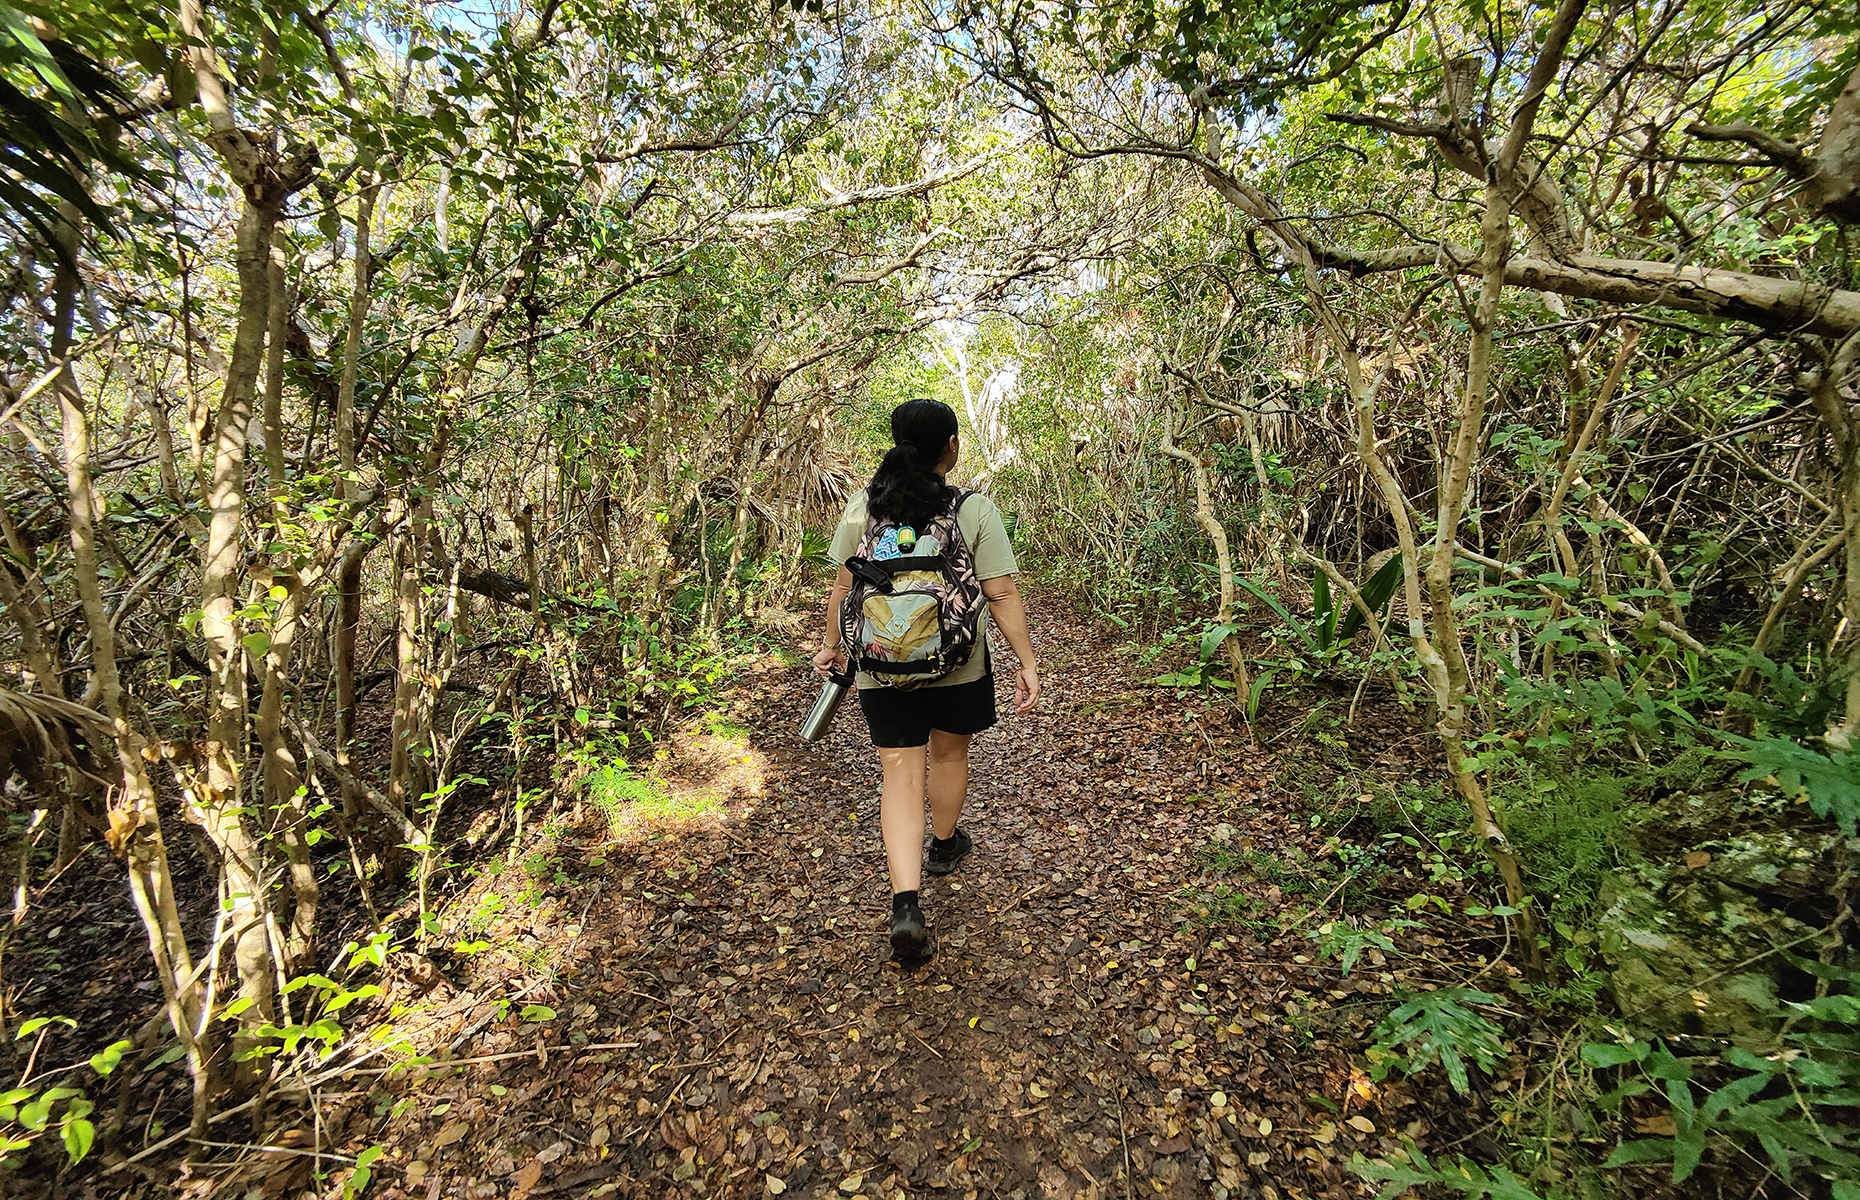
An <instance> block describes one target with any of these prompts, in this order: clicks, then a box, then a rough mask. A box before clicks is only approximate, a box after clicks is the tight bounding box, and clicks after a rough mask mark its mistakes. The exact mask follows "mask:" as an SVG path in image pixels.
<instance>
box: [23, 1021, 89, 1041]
mask: <svg viewBox="0 0 1860 1200" xmlns="http://www.w3.org/2000/svg"><path fill="white" fill-rule="evenodd" d="M51 1024H59V1025H69V1026H70V1027H71V1028H73V1029H76V1028H77V1022H76V1021H74V1020H72V1019H71V1018H70V1017H33V1018H32V1019H31V1020H29V1021H22V1022H20V1026H19V1032H18V1033H16V1034H14V1035H13V1040H14V1041H18V1040H19V1039H21V1038H28V1037H31V1036H32V1035H33V1034H35V1033H37V1032H39V1030H41V1029H43V1028H45V1027H46V1026H47V1025H51Z"/></svg>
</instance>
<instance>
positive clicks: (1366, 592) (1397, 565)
mask: <svg viewBox="0 0 1860 1200" xmlns="http://www.w3.org/2000/svg"><path fill="white" fill-rule="evenodd" d="M1401 580H1402V571H1401V553H1400V551H1397V552H1396V553H1395V555H1394V556H1393V557H1392V558H1390V559H1389V560H1388V561H1387V562H1385V563H1383V564H1382V566H1381V567H1380V568H1378V569H1377V571H1376V573H1375V574H1374V575H1371V576H1370V577H1369V582H1368V583H1366V584H1364V585H1363V586H1362V587H1361V588H1360V589H1358V594H1359V595H1360V596H1362V598H1363V603H1364V604H1367V605H1368V606H1369V608H1370V611H1372V612H1374V613H1376V614H1377V615H1378V617H1381V616H1382V615H1383V614H1384V613H1385V612H1386V610H1387V608H1388V604H1389V601H1390V600H1391V599H1393V598H1394V596H1395V589H1396V588H1398V587H1400V586H1401ZM1364 624H1365V622H1364V620H1363V614H1362V612H1361V610H1359V609H1358V608H1357V607H1356V605H1354V604H1352V605H1350V608H1349V611H1348V612H1346V613H1344V614H1343V623H1342V624H1341V625H1339V626H1338V628H1337V640H1338V641H1342V642H1347V641H1349V640H1350V639H1351V638H1353V637H1355V636H1356V633H1357V631H1358V630H1359V629H1361V628H1363V626H1364Z"/></svg>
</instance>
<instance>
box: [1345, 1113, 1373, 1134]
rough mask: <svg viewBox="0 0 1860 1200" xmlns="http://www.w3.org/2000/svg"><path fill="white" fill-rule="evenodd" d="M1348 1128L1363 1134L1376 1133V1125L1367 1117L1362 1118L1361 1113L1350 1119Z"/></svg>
mask: <svg viewBox="0 0 1860 1200" xmlns="http://www.w3.org/2000/svg"><path fill="white" fill-rule="evenodd" d="M1350 1128H1351V1129H1355V1130H1360V1131H1361V1132H1363V1133H1374V1132H1375V1131H1376V1123H1375V1122H1374V1121H1372V1120H1370V1119H1369V1118H1368V1117H1365V1116H1363V1115H1362V1114H1361V1113H1358V1114H1357V1115H1355V1116H1354V1117H1351V1118H1350Z"/></svg>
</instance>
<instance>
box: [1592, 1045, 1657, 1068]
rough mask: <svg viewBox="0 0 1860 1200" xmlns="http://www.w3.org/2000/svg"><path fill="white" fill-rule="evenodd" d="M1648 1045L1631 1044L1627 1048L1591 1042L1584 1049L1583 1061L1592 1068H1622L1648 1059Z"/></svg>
mask: <svg viewBox="0 0 1860 1200" xmlns="http://www.w3.org/2000/svg"><path fill="white" fill-rule="evenodd" d="M1647 1049H1648V1047H1647V1043H1645V1042H1629V1043H1628V1044H1627V1045H1625V1046H1619V1045H1611V1044H1607V1043H1599V1042H1591V1043H1589V1044H1588V1045H1586V1046H1584V1047H1583V1048H1582V1061H1583V1062H1585V1063H1588V1064H1589V1065H1590V1066H1591V1067H1620V1066H1626V1065H1627V1064H1628V1063H1637V1062H1640V1061H1642V1060H1643V1059H1645V1058H1646V1057H1647Z"/></svg>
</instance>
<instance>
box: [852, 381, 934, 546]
mask: <svg viewBox="0 0 1860 1200" xmlns="http://www.w3.org/2000/svg"><path fill="white" fill-rule="evenodd" d="M955 433H956V412H955V410H954V409H952V408H950V406H949V405H947V404H943V403H941V402H939V401H936V400H906V401H905V402H904V403H903V404H900V405H898V407H897V408H896V410H894V411H893V412H892V414H891V437H892V440H893V441H895V442H896V443H897V445H895V446H893V447H892V448H891V449H890V450H887V451H886V452H885V458H884V461H883V462H881V463H879V464H878V470H877V471H876V472H874V473H873V475H872V484H871V486H870V488H868V489H867V491H866V511H867V512H868V513H870V514H871V515H872V516H874V517H876V518H877V519H879V520H881V521H893V522H896V523H897V524H899V525H910V526H913V527H915V528H918V529H922V528H923V527H924V526H926V525H928V524H929V523H930V522H931V521H933V520H935V519H936V518H937V517H938V516H939V515H941V514H942V512H943V511H944V510H945V509H947V508H948V507H949V502H950V500H951V499H953V498H954V497H955V494H956V489H954V488H952V487H950V486H949V484H948V483H946V482H944V480H943V477H942V476H941V475H939V474H937V469H936V468H937V464H938V463H940V462H941V461H942V459H943V451H944V449H945V447H947V446H948V445H949V439H950V438H951V437H952V436H954V435H955Z"/></svg>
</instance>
